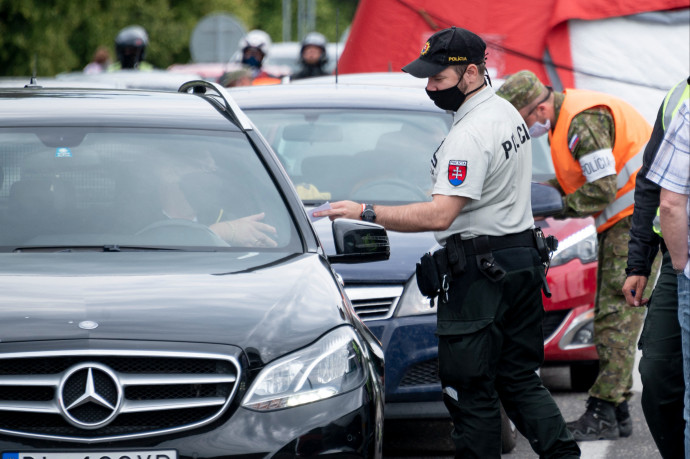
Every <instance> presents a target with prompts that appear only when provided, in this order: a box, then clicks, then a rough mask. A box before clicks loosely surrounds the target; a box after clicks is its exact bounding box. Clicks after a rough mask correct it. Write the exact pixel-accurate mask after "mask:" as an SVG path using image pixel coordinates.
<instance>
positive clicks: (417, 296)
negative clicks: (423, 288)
mask: <svg viewBox="0 0 690 459" xmlns="http://www.w3.org/2000/svg"><path fill="white" fill-rule="evenodd" d="M429 302H430V300H429V298H427V297H425V296H424V295H422V292H420V291H419V287H417V275H416V274H413V275H412V277H411V278H410V280H409V281H408V282H407V285H405V289H404V290H403V294H402V296H401V297H400V302H399V303H398V308H397V312H396V314H395V315H396V316H398V317H405V316H419V315H422V314H436V300H434V306H433V307H430V306H429Z"/></svg>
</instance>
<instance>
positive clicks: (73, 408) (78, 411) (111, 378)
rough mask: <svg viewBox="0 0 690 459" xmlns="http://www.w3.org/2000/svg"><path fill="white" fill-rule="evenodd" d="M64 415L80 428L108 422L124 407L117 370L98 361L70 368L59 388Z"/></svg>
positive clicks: (103, 424) (90, 427) (99, 425)
mask: <svg viewBox="0 0 690 459" xmlns="http://www.w3.org/2000/svg"><path fill="white" fill-rule="evenodd" d="M58 397H59V405H60V411H61V413H62V416H63V417H64V418H65V419H66V420H67V421H68V422H69V423H70V424H72V425H73V426H75V427H79V428H81V429H98V428H100V427H103V426H105V425H108V424H109V423H110V422H111V421H112V420H113V419H114V418H115V416H117V414H118V413H119V411H120V408H121V407H122V401H123V394H122V386H121V384H120V381H119V380H118V378H117V375H116V374H115V372H114V371H113V370H112V369H110V368H108V367H107V366H105V365H103V364H100V363H96V362H90V363H80V364H77V365H75V366H73V367H71V368H69V369H68V370H67V371H66V372H65V373H64V375H63V376H62V379H61V381H60V387H59V388H58Z"/></svg>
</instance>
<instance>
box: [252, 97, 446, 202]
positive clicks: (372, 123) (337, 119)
mask: <svg viewBox="0 0 690 459" xmlns="http://www.w3.org/2000/svg"><path fill="white" fill-rule="evenodd" d="M245 111H246V112H247V114H248V115H249V116H250V117H251V118H252V120H253V121H254V123H255V124H256V125H257V126H258V128H259V130H260V131H261V133H262V134H263V135H264V136H265V137H266V139H267V140H268V142H269V143H270V144H271V146H272V147H273V149H274V150H275V152H276V153H277V155H278V157H279V159H280V160H281V162H282V163H283V165H284V167H285V169H286V170H287V172H288V174H289V175H290V178H291V179H292V181H293V183H294V184H295V186H296V188H297V192H298V193H299V195H300V197H301V198H302V200H303V201H304V202H305V203H307V204H309V203H314V204H315V203H319V202H325V201H338V200H343V199H352V200H355V201H359V202H364V201H366V202H374V203H407V202H421V201H427V200H430V199H431V194H430V191H431V178H430V175H429V167H430V166H429V160H430V158H431V154H432V153H433V152H434V150H436V148H438V146H439V145H440V143H441V141H442V140H443V138H444V137H445V136H446V134H447V133H448V130H449V128H450V124H451V122H452V118H451V117H450V116H449V115H447V114H445V113H442V112H438V113H433V112H428V111H412V110H408V111H403V110H363V109H360V110H352V109H349V110H348V109H337V110H334V109H271V110H250V109H245Z"/></svg>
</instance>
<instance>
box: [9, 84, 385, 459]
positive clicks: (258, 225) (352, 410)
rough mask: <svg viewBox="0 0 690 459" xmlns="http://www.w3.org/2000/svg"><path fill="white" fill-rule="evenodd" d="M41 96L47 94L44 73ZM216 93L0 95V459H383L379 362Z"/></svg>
mask: <svg viewBox="0 0 690 459" xmlns="http://www.w3.org/2000/svg"><path fill="white" fill-rule="evenodd" d="M39 84H40V82H39ZM332 229H333V238H334V241H335V246H336V248H335V253H332V254H329V255H327V254H326V253H325V252H324V249H323V247H322V245H321V243H320V241H319V239H318V237H317V235H316V233H315V232H314V229H313V227H312V226H311V225H310V222H309V219H308V215H307V214H306V213H305V210H304V208H303V206H302V203H301V201H300V199H299V197H298V195H297V193H296V191H295V189H294V187H293V186H292V184H291V182H290V180H289V178H288V176H287V174H286V173H285V171H284V169H283V167H282V166H281V165H280V163H279V161H278V160H277V159H276V157H275V155H274V153H273V152H272V151H271V149H270V147H269V145H268V144H267V143H266V142H265V140H264V139H263V137H262V136H261V135H260V134H259V133H258V132H257V131H256V130H255V129H254V127H253V125H252V123H251V122H250V121H249V119H248V118H247V117H246V116H245V115H244V114H243V113H242V111H241V110H240V109H239V108H238V106H237V105H236V104H235V102H233V100H232V99H231V98H229V97H228V96H227V93H226V92H225V90H224V89H223V88H221V87H220V86H218V85H215V84H212V83H207V82H202V81H193V82H189V83H187V84H185V85H183V86H182V87H181V88H180V91H179V92H154V91H136V90H107V89H59V88H51V89H45V88H41V87H40V86H39V85H38V84H35V83H34V84H30V85H27V87H23V88H17V89H7V88H4V89H1V90H0V291H2V294H1V295H0V454H1V457H2V459H21V458H29V457H32V458H39V457H40V458H45V459H63V458H87V457H92V458H93V457H109V458H113V459H115V458H136V457H150V458H160V459H175V458H177V459H181V458H220V457H223V458H227V457H252V458H253V457H257V458H258V457H305V456H315V455H322V454H323V455H334V454H335V455H339V457H380V456H381V451H382V446H381V442H382V425H383V406H384V400H383V386H382V384H383V367H384V365H383V353H382V350H381V347H380V344H379V343H378V341H377V339H376V338H375V337H374V335H372V333H371V332H370V331H369V329H368V328H367V327H366V326H365V325H364V324H363V323H362V321H361V320H360V319H359V318H358V316H357V314H356V313H355V312H354V309H353V306H352V304H351V302H350V300H349V299H348V297H347V296H346V295H345V294H344V291H343V287H342V285H341V281H340V280H339V278H338V276H337V275H336V274H335V272H334V271H333V269H332V268H331V265H330V263H331V262H333V263H335V262H347V263H351V262H365V261H376V260H381V259H385V258H386V257H387V256H388V253H389V247H388V238H387V235H386V233H385V231H384V230H383V228H382V227H380V226H379V225H373V224H366V223H363V222H359V221H343V222H340V223H338V222H336V223H335V224H334V225H333V228H332Z"/></svg>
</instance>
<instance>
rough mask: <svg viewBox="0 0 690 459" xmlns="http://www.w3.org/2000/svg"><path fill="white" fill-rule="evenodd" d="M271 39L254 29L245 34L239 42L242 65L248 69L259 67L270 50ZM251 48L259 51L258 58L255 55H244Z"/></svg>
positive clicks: (261, 31) (264, 33)
mask: <svg viewBox="0 0 690 459" xmlns="http://www.w3.org/2000/svg"><path fill="white" fill-rule="evenodd" d="M271 44H272V43H271V37H270V36H269V35H268V34H267V33H266V32H264V31H263V30H259V29H254V30H251V31H249V32H247V35H245V36H244V37H242V39H241V40H240V46H239V48H240V50H241V51H242V63H243V64H245V65H249V66H250V67H261V63H262V61H263V59H264V57H266V55H267V54H268V50H269V49H270V48H271ZM251 48H253V49H255V50H259V51H260V54H261V55H260V56H257V55H256V53H251V55H249V56H248V55H246V54H247V51H248V50H250V49H251Z"/></svg>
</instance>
